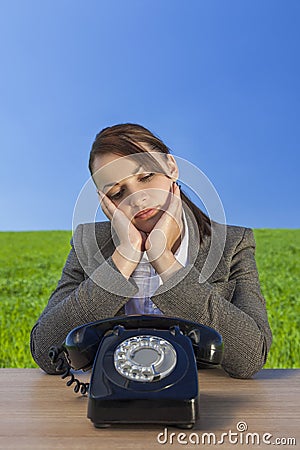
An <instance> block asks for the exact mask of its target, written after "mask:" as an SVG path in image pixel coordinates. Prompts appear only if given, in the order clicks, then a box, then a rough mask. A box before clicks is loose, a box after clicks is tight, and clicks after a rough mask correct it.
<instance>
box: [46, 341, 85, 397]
mask: <svg viewBox="0 0 300 450" xmlns="http://www.w3.org/2000/svg"><path fill="white" fill-rule="evenodd" d="M61 353H63V348H62V347H51V348H50V350H49V353H48V354H49V358H50V360H51V363H52V364H56V367H55V370H56V372H61V371H62V370H64V372H63V373H62V375H61V378H62V379H63V380H64V379H65V378H67V377H71V379H70V380H68V381H67V382H66V385H67V386H71V385H72V384H73V383H75V386H74V387H73V390H74V392H75V393H76V394H77V393H78V392H79V391H80V393H81V394H82V395H85V394H86V393H87V391H88V390H89V386H90V383H82V382H81V381H79V380H78V379H77V378H75V377H74V374H73V373H72V372H71V367H70V366H69V365H68V364H67V363H66V361H65V360H64V359H63V358H62V357H60V356H59V355H61Z"/></svg>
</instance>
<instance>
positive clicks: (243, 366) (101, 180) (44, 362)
mask: <svg viewBox="0 0 300 450" xmlns="http://www.w3.org/2000/svg"><path fill="white" fill-rule="evenodd" d="M89 169H90V172H91V175H92V177H93V180H94V182H95V184H96V186H97V191H98V194H99V199H100V202H101V207H102V209H103V212H104V213H105V214H106V216H107V217H108V219H109V222H96V223H94V224H84V225H79V226H78V227H77V228H76V231H75V233H74V235H73V239H72V241H71V244H72V249H71V251H70V254H69V257H68V259H67V262H66V264H65V266H64V268H63V272H62V277H61V279H60V281H59V283H58V286H57V288H56V290H55V291H54V292H53V294H52V295H51V297H50V299H49V302H48V305H47V306H46V308H45V310H44V311H43V313H42V315H41V317H40V318H39V320H38V322H37V323H36V325H35V326H34V328H33V330H32V332H31V351H32V355H33V357H34V359H35V361H36V362H37V364H38V365H39V366H40V367H41V368H42V369H44V370H45V371H46V372H48V373H55V370H54V368H53V367H52V366H51V364H50V362H49V359H48V351H49V348H50V347H51V346H52V345H61V343H62V342H63V341H64V339H65V337H66V335H67V334H68V332H69V331H70V330H71V329H73V328H74V327H76V326H78V325H81V324H84V323H87V322H93V321H96V320H101V319H104V318H107V317H113V316H118V315H123V314H136V313H138V314H159V315H160V314H164V315H167V316H173V317H180V318H184V319H188V320H192V321H196V322H199V323H203V324H205V325H207V326H210V327H212V328H215V329H216V330H217V331H218V332H219V333H220V334H221V335H222V337H223V341H224V357H223V362H222V367H223V369H224V370H225V371H226V372H227V373H228V374H229V375H231V376H233V377H239V378H249V377H251V376H253V375H254V374H255V373H256V372H257V371H258V370H260V369H261V368H262V366H263V365H264V363H265V361H266V358H267V354H268V351H269V349H270V345H271V341H272V334H271V331H270V327H269V324H268V318H267V312H266V307H265V300H264V298H263V296H262V294H261V291H260V286H259V279H258V273H257V268H256V263H255V258H254V251H255V241H254V237H253V232H252V230H251V229H249V228H243V227H237V226H225V225H224V226H222V225H220V224H217V223H215V222H213V221H210V220H209V218H208V217H207V216H206V215H205V214H204V213H203V212H202V211H201V210H200V209H199V208H198V207H197V206H196V205H195V204H194V203H193V202H192V201H191V200H189V199H188V198H187V196H186V195H185V194H184V193H183V192H182V191H181V188H180V187H179V186H178V184H177V179H178V167H177V164H176V161H175V159H174V158H173V156H172V155H170V152H169V149H168V148H167V147H166V146H165V144H164V143H163V142H162V141H161V140H160V139H158V138H157V137H156V136H154V135H153V134H152V133H151V132H150V131H149V130H147V129H146V128H144V127H142V126H140V125H136V124H121V125H115V126H112V127H108V128H105V129H104V130H102V131H101V132H100V133H99V134H98V135H97V137H96V139H95V142H94V144H93V146H92V150H91V153H90V161H89ZM222 227H223V228H224V227H225V228H226V240H224V243H223V244H224V245H223V246H222V245H221V246H220V245H219V241H221V240H222V239H221V238H220V239H219V240H218V236H222V233H219V230H220V229H222ZM213 233H214V236H217V240H216V238H215V242H216V241H217V245H215V246H212V241H213V239H212V237H213ZM211 248H212V249H213V252H212V253H214V249H216V252H215V253H217V249H218V248H222V254H220V257H219V258H215V264H214V265H213V267H211V268H210V269H211V270H210V271H208V272H206V276H204V277H203V269H204V268H205V262H206V260H207V259H208V255H209V253H210V250H211Z"/></svg>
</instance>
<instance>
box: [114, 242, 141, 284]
mask: <svg viewBox="0 0 300 450" xmlns="http://www.w3.org/2000/svg"><path fill="white" fill-rule="evenodd" d="M138 253H141V252H138V251H136V252H132V251H131V252H129V251H128V249H124V248H120V247H117V248H116V249H115V251H114V253H113V255H112V260H113V262H114V264H115V265H116V267H117V268H118V269H119V271H120V272H121V273H122V275H123V276H124V277H125V278H126V279H127V280H128V278H129V277H130V276H131V274H132V272H134V270H135V269H136V267H137V265H138V263H139V261H140V256H139V255H138Z"/></svg>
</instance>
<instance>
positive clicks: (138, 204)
mask: <svg viewBox="0 0 300 450" xmlns="http://www.w3.org/2000/svg"><path fill="white" fill-rule="evenodd" d="M128 200H129V204H130V206H131V207H132V208H138V209H142V208H143V207H147V203H149V202H148V200H149V194H148V192H147V191H146V190H145V189H140V190H138V191H135V192H134V193H132V194H131V195H130V197H129V199H128Z"/></svg>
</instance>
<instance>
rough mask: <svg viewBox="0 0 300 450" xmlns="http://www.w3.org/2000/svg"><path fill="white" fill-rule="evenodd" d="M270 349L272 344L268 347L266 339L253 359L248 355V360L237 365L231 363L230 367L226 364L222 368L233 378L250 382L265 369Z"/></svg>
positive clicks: (236, 363)
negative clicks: (249, 380)
mask: <svg viewBox="0 0 300 450" xmlns="http://www.w3.org/2000/svg"><path fill="white" fill-rule="evenodd" d="M269 349H270V344H269V345H268V344H267V342H266V340H265V339H264V340H263V343H262V345H261V346H260V348H259V349H257V352H256V353H255V354H253V355H252V358H249V355H247V358H245V359H244V361H241V360H240V359H239V361H236V362H235V364H234V363H233V362H231V364H230V365H229V364H226V363H224V365H223V364H222V367H223V369H224V370H225V372H226V373H228V375H230V376H231V377H232V378H241V379H245V380H248V379H250V378H253V377H254V375H255V374H257V372H259V371H260V370H261V369H262V368H263V367H264V365H265V363H266V361H267V356H268V352H269ZM249 361H251V362H249Z"/></svg>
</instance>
